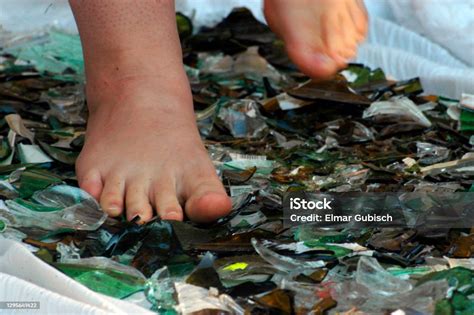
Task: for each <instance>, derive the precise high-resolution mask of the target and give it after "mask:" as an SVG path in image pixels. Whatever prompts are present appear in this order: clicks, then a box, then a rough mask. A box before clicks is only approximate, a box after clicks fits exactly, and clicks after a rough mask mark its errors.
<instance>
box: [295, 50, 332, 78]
mask: <svg viewBox="0 0 474 315" xmlns="http://www.w3.org/2000/svg"><path fill="white" fill-rule="evenodd" d="M287 47H288V48H287V51H288V56H289V57H290V58H291V60H292V61H293V62H294V63H295V64H296V66H297V67H298V68H299V69H300V70H301V71H302V72H304V73H305V74H306V75H308V76H309V77H312V78H325V77H329V76H331V75H333V74H334V73H335V72H336V71H337V63H336V62H335V61H334V60H333V59H332V58H331V57H330V56H329V55H328V54H327V53H326V52H325V49H324V48H319V49H314V48H312V47H308V46H307V45H301V44H296V43H295V44H291V43H289V44H288V45H287Z"/></svg>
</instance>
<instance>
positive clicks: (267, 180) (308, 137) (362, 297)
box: [0, 9, 474, 314]
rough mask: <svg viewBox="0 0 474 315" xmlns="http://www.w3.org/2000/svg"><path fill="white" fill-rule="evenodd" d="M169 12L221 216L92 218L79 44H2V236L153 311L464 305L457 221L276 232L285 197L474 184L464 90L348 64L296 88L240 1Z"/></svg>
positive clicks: (467, 255) (62, 38)
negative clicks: (224, 196) (78, 164)
mask: <svg viewBox="0 0 474 315" xmlns="http://www.w3.org/2000/svg"><path fill="white" fill-rule="evenodd" d="M176 18H177V23H178V28H179V33H180V39H181V42H182V47H183V60H184V63H185V67H186V72H187V74H188V77H189V81H190V83H191V87H192V92H193V96H194V106H195V112H196V119H197V122H198V126H199V129H200V132H201V135H202V137H203V141H204V142H205V144H206V147H207V149H208V151H209V155H210V157H211V159H212V161H213V162H214V165H215V167H216V169H217V171H218V173H219V176H220V177H221V179H222V181H223V183H224V185H225V187H226V189H227V191H228V193H229V195H230V196H231V197H232V201H233V211H232V212H231V214H230V215H229V216H227V217H225V218H222V219H220V220H219V221H217V222H214V223H212V224H208V225H202V224H196V223H193V222H190V221H188V220H185V221H184V222H174V221H162V220H160V219H158V218H157V219H154V220H153V221H152V222H149V223H147V224H145V225H137V224H135V223H134V222H127V221H126V220H125V219H123V218H108V217H107V216H106V215H105V214H104V213H103V212H102V211H101V209H100V206H99V204H98V203H97V202H96V201H95V200H94V199H93V198H92V197H91V196H89V195H88V194H87V193H85V192H84V191H82V190H81V189H79V188H78V185H77V181H76V177H75V173H74V163H75V159H76V157H77V155H78V153H79V152H80V150H81V147H82V145H83V142H84V131H85V122H86V119H87V110H86V107H85V96H84V84H83V63H82V55H81V49H80V42H79V38H78V37H77V35H76V36H73V35H69V34H65V33H62V32H60V31H57V30H52V31H50V32H47V33H44V34H37V35H35V36H30V37H28V38H18V37H8V36H7V35H8V34H7V35H5V34H3V35H2V36H4V39H5V38H9V40H8V41H7V40H4V42H5V45H4V47H2V49H3V50H2V51H0V52H1V57H0V142H1V144H0V238H8V239H15V240H18V241H21V242H23V243H25V244H27V246H28V248H30V249H31V250H32V251H33V252H34V253H35V255H37V256H38V257H39V258H41V259H42V260H44V261H46V262H47V263H49V264H51V265H52V266H54V267H55V268H57V269H58V270H60V271H62V272H63V273H65V274H66V275H68V276H70V277H72V278H73V279H75V280H76V281H78V282H80V283H82V284H84V285H85V286H87V287H89V288H90V289H92V290H95V291H97V292H100V293H103V294H106V295H109V296H112V297H115V298H119V299H125V300H128V301H133V302H134V303H137V304H139V305H141V306H144V307H146V308H148V309H151V310H154V311H156V312H158V313H167V314H174V313H183V314H188V313H196V314H197V313H203V314H204V313H206V314H207V313H210V314H214V313H215V314H224V313H225V314H244V313H245V314H292V313H297V314H306V313H311V314H323V313H329V314H336V313H338V314H389V313H392V312H396V314H431V313H434V314H473V313H474V277H473V274H474V271H473V268H474V259H473V258H472V257H473V250H474V230H473V229H471V228H470V227H464V228H447V227H443V226H438V227H432V228H419V227H416V226H414V227H391V228H371V227H365V228H354V227H351V226H350V224H349V225H340V226H337V227H326V228H322V227H318V226H315V225H312V224H302V225H298V226H292V227H286V226H284V225H283V222H282V198H283V195H284V194H285V193H286V192H289V191H302V190H305V191H313V192H354V191H355V192H394V191H405V192H416V191H423V192H432V193H441V192H443V193H454V192H469V191H474V186H473V179H474V154H473V148H474V136H473V132H474V96H472V95H468V94H465V95H463V97H462V99H461V100H453V99H447V98H443V97H439V96H433V95H423V93H422V92H423V90H422V86H421V84H420V81H419V79H417V78H414V79H411V80H407V81H398V82H397V81H394V80H390V79H389V78H387V77H386V76H385V74H384V72H383V71H382V70H381V69H375V70H372V69H369V68H367V67H364V66H363V65H359V64H350V65H349V66H348V67H347V68H346V69H344V70H343V71H341V72H340V73H339V74H338V75H336V76H335V77H334V78H332V79H331V80H327V81H311V80H309V79H308V78H307V77H306V76H304V75H303V74H302V73H300V72H299V71H298V70H297V69H296V68H295V67H294V65H293V64H292V63H291V62H290V61H289V59H288V58H287V55H286V54H285V52H284V46H283V43H282V42H281V41H280V40H279V39H277V38H276V36H275V35H274V34H273V33H271V32H270V30H269V29H268V28H267V27H266V26H265V25H263V24H261V23H259V22H258V21H257V20H255V19H254V17H253V16H252V15H251V13H250V12H249V11H247V10H245V9H236V10H234V11H233V12H232V13H231V14H230V15H229V16H228V17H227V18H225V19H224V20H223V21H222V22H221V23H219V24H217V25H216V26H215V27H212V28H203V29H201V30H199V31H194V32H193V29H192V23H191V21H190V20H189V19H188V18H187V17H185V16H183V15H181V14H177V16H176ZM157 163H159V159H158V160H157Z"/></svg>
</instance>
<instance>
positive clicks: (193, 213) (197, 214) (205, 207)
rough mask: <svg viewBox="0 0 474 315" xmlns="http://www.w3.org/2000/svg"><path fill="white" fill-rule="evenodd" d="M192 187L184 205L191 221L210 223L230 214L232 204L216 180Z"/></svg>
mask: <svg viewBox="0 0 474 315" xmlns="http://www.w3.org/2000/svg"><path fill="white" fill-rule="evenodd" d="M194 187H195V188H194V189H193V190H192V191H191V194H190V197H189V198H188V199H187V201H186V205H185V211H186V214H187V215H188V217H189V218H190V219H191V220H193V221H196V222H211V221H214V220H216V219H218V218H220V217H223V216H225V215H227V214H228V213H229V212H230V210H231V208H232V203H231V201H230V198H229V196H227V194H226V192H225V190H224V187H223V186H222V184H221V182H220V181H219V180H218V179H217V178H216V179H209V180H206V181H203V182H200V183H198V184H197V185H194Z"/></svg>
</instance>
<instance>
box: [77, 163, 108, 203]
mask: <svg viewBox="0 0 474 315" xmlns="http://www.w3.org/2000/svg"><path fill="white" fill-rule="evenodd" d="M77 174H78V175H77V176H78V180H79V187H81V189H84V190H85V191H87V192H88V193H89V194H90V195H91V196H92V197H94V198H95V199H96V200H99V198H100V195H101V193H102V188H103V184H102V179H101V176H100V173H99V171H98V170H92V171H89V172H87V173H86V174H85V175H84V176H81V174H80V172H77Z"/></svg>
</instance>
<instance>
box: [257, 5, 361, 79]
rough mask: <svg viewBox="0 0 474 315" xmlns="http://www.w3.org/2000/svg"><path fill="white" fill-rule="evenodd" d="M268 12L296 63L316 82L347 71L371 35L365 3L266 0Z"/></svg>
mask: <svg viewBox="0 0 474 315" xmlns="http://www.w3.org/2000/svg"><path fill="white" fill-rule="evenodd" d="M264 12H265V17H266V19H267V22H268V24H269V25H270V27H271V28H272V30H273V31H274V32H275V33H277V34H279V35H280V36H281V37H282V38H283V40H284V41H285V44H286V47H287V51H288V55H289V56H290V58H291V59H292V60H293V62H294V63H295V64H296V65H297V66H298V67H299V68H300V69H301V71H303V72H305V73H306V74H307V75H309V76H311V77H315V78H319V77H326V76H329V75H332V74H334V73H335V72H336V71H337V70H338V69H340V68H342V67H344V66H345V65H346V63H347V60H348V59H350V58H352V57H354V56H355V53H356V49H357V44H358V43H359V42H360V41H362V40H363V39H364V37H365V34H366V32H367V14H366V11H365V8H364V4H363V1H362V0H291V1H290V0H265V4H264Z"/></svg>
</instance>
